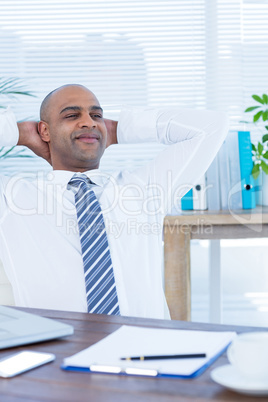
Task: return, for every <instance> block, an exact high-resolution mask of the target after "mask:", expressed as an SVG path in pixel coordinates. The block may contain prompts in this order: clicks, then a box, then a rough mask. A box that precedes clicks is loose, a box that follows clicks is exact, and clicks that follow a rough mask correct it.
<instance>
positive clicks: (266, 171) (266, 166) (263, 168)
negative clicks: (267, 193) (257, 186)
mask: <svg viewBox="0 0 268 402" xmlns="http://www.w3.org/2000/svg"><path fill="white" fill-rule="evenodd" d="M261 168H262V170H263V172H264V173H265V174H268V165H266V163H265V162H264V161H261Z"/></svg>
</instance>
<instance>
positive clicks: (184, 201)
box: [181, 188, 193, 211]
mask: <svg viewBox="0 0 268 402" xmlns="http://www.w3.org/2000/svg"><path fill="white" fill-rule="evenodd" d="M181 209H182V211H191V210H193V189H192V188H191V189H190V190H189V191H188V192H187V193H186V194H184V196H183V197H182V198H181Z"/></svg>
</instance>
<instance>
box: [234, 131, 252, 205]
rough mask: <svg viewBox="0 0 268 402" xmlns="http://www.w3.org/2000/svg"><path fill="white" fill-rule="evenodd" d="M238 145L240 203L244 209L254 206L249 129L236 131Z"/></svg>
mask: <svg viewBox="0 0 268 402" xmlns="http://www.w3.org/2000/svg"><path fill="white" fill-rule="evenodd" d="M238 147H239V160H240V172H241V185H242V205H243V208H244V209H252V208H256V197H255V191H254V181H253V177H252V176H251V171H252V167H253V161H252V148H251V139H250V132H249V131H238Z"/></svg>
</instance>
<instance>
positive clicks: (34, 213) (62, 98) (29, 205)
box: [0, 85, 228, 318]
mask: <svg viewBox="0 0 268 402" xmlns="http://www.w3.org/2000/svg"><path fill="white" fill-rule="evenodd" d="M7 121H8V122H9V123H8V124H7ZM4 124H6V126H5V127H6V128H5V130H1V127H4ZM7 128H8V130H7ZM18 128H19V130H18V131H16V130H15V120H14V117H13V116H12V115H11V114H10V113H9V112H5V113H4V114H3V113H2V114H1V115H0V144H1V145H14V144H16V143H18V144H20V145H26V146H28V147H29V148H30V149H32V150H33V151H34V152H35V153H36V154H37V155H39V156H42V157H43V158H45V159H46V160H48V161H49V162H50V163H51V165H52V167H53V170H52V171H51V172H50V173H49V174H48V175H47V176H45V175H44V177H41V175H39V176H38V179H37V181H36V182H28V181H26V180H24V179H21V178H20V177H18V178H16V177H15V178H14V177H12V178H11V179H9V178H6V177H3V176H2V177H1V178H0V219H1V220H0V222H1V225H0V258H1V259H2V260H3V263H4V267H5V271H6V273H7V275H8V278H9V279H10V282H11V284H12V287H13V292H14V296H15V301H16V304H17V305H20V306H26V307H38V308H51V309H58V310H70V311H84V312H86V311H88V312H100V313H101V312H102V311H105V310H100V311H99V310H98V309H97V308H96V309H95V307H94V308H93V309H92V310H89V308H88V305H89V302H88V294H89V293H90V292H91V291H92V292H93V290H94V288H96V287H97V286H98V283H99V279H98V278H97V274H96V275H95V273H94V272H95V271H94V270H95V269H98V267H99V265H100V258H101V257H100V258H99V260H98V259H97V260H96V261H95V262H94V263H93V267H94V269H93V268H90V269H87V271H92V273H93V278H94V275H95V276H96V279H95V281H94V280H93V279H91V280H90V286H89V287H88V283H89V281H88V279H87V276H86V275H87V273H86V272H85V261H84V255H83V252H81V247H82V250H83V244H82V242H80V237H81V231H80V228H79V225H78V222H77V217H78V212H77V209H76V206H77V202H78V201H77V198H76V191H74V188H72V186H71V185H70V183H72V182H73V180H76V178H77V176H79V177H80V176H81V174H83V175H84V176H83V177H85V176H86V180H88V182H89V183H90V190H93V193H94V197H95V198H96V200H97V201H96V202H97V203H98V205H99V206H100V210H101V212H102V215H103V219H104V222H105V233H106V234H107V242H108V247H107V248H109V256H110V257H109V258H110V260H109V261H111V263H110V265H111V266H112V272H113V277H114V282H113V288H115V289H116V297H117V299H118V304H119V308H118V310H116V311H117V312H118V313H120V314H121V315H126V316H139V317H151V318H169V312H168V308H167V304H166V300H165V297H164V293H163V283H162V272H161V268H162V254H163V253H162V228H163V220H164V217H165V215H166V214H168V213H170V212H171V210H172V208H173V207H174V205H176V204H177V203H178V199H179V198H180V197H181V196H182V195H183V194H184V193H185V191H186V189H187V187H186V185H189V184H193V183H195V182H196V181H197V180H198V178H199V177H200V176H201V175H202V174H204V173H205V171H206V169H207V168H208V166H209V165H210V163H211V162H212V160H213V158H214V156H215V154H216V153H217V151H218V150H219V148H220V146H221V144H222V142H223V140H224V138H225V136H226V134H227V131H228V122H227V118H226V116H225V114H223V113H220V112H210V111H200V110H195V111H193V110H188V109H179V108H165V109H159V110H158V109H151V108H147V109H141V108H139V109H133V110H130V109H125V110H123V111H122V112H121V114H120V117H119V121H118V122H114V121H111V120H105V119H104V117H103V111H102V108H101V106H100V104H99V102H98V100H97V98H96V96H95V95H94V94H93V93H92V92H91V91H89V90H88V89H87V88H85V87H83V86H81V85H66V86H63V87H60V88H58V89H56V90H55V91H53V92H52V93H50V94H49V95H48V96H47V97H46V98H45V99H44V101H43V103H42V105H41V111H40V122H39V123H38V132H37V123H35V122H25V123H20V124H18ZM117 142H118V143H122V144H124V143H135V142H160V143H163V144H166V145H168V147H166V149H165V150H164V151H162V152H160V153H159V155H158V156H157V157H156V158H155V160H153V161H151V162H150V163H148V164H146V165H145V166H144V167H142V168H139V169H136V170H134V171H119V172H118V171H117V172H112V173H111V174H107V173H103V172H102V171H101V170H100V169H99V163H100V159H101V157H102V155H103V152H104V150H105V148H106V147H107V146H109V145H110V144H116V143H117ZM79 219H80V218H79V217H78V221H79ZM87 242H88V243H89V248H91V250H92V252H93V253H94V252H95V249H96V248H97V246H96V243H94V242H92V244H90V241H88V240H87ZM99 303H101V301H100V302H99ZM113 311H114V310H113ZM113 311H112V310H111V314H113Z"/></svg>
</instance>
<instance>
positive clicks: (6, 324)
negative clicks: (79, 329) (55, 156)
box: [0, 306, 73, 349]
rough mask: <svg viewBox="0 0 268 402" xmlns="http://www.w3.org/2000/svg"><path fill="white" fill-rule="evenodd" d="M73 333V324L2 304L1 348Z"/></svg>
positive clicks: (0, 321) (0, 314) (0, 323)
mask: <svg viewBox="0 0 268 402" xmlns="http://www.w3.org/2000/svg"><path fill="white" fill-rule="evenodd" d="M71 334H73V327H72V326H71V325H68V324H63V323H61V322H59V321H56V320H51V319H49V318H44V317H40V316H38V315H35V314H30V313H25V312H23V311H20V310H16V309H13V308H11V307H6V306H0V349H4V348H9V347H13V346H19V345H24V344H29V343H34V342H41V341H47V340H49V339H54V338H59V337H62V336H66V335H71Z"/></svg>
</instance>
